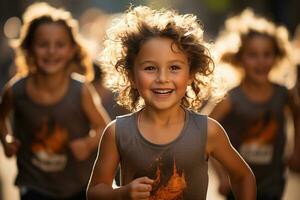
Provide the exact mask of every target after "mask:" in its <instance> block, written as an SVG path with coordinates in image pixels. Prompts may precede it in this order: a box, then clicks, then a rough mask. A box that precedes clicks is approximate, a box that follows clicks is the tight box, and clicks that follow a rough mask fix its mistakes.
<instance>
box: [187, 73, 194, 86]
mask: <svg viewBox="0 0 300 200" xmlns="http://www.w3.org/2000/svg"><path fill="white" fill-rule="evenodd" d="M194 79H195V73H191V74H190V78H189V80H188V85H191V84H192V82H193V81H194Z"/></svg>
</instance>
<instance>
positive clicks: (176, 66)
mask: <svg viewBox="0 0 300 200" xmlns="http://www.w3.org/2000/svg"><path fill="white" fill-rule="evenodd" d="M170 69H171V71H176V70H179V69H180V66H178V65H171V67H170Z"/></svg>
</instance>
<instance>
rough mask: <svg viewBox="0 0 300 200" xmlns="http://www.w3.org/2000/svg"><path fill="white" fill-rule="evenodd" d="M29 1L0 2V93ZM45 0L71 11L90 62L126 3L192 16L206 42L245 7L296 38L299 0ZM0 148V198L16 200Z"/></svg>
mask: <svg viewBox="0 0 300 200" xmlns="http://www.w3.org/2000/svg"><path fill="white" fill-rule="evenodd" d="M33 2H36V1H32V0H1V1H0V13H1V15H0V28H1V31H0V52H1V53H0V91H2V88H3V86H4V84H5V83H6V82H7V81H8V79H9V78H10V77H11V76H12V75H13V74H14V70H15V69H14V67H13V56H14V55H13V50H12V49H11V48H10V47H9V40H10V39H14V38H17V37H18V34H19V28H20V26H21V24H22V21H21V17H22V13H23V12H24V10H25V9H26V7H27V6H28V5H30V4H31V3H33ZM45 2H48V3H50V4H51V5H53V6H56V7H62V8H65V9H66V10H69V11H71V13H72V14H73V16H74V18H75V19H77V20H78V22H79V26H80V32H81V33H82V35H83V36H84V38H85V39H86V42H87V45H88V49H89V50H90V53H91V54H92V56H93V58H94V59H96V57H97V55H98V53H99V51H101V41H102V39H103V36H104V32H105V29H106V27H107V25H108V24H109V21H110V19H111V17H112V16H114V15H118V13H121V12H123V11H124V10H126V9H127V8H128V7H129V6H130V4H133V5H151V6H152V7H156V8H160V7H166V8H174V9H176V10H178V11H179V12H180V13H192V14H195V15H197V16H198V17H199V19H200V21H201V22H202V24H203V25H204V30H205V37H206V39H207V40H209V41H214V39H215V37H216V36H217V34H218V32H219V30H221V29H222V27H223V23H224V20H225V19H226V17H228V16H231V15H234V14H237V13H239V12H240V11H242V10H243V9H245V8H247V7H250V8H252V9H253V10H254V11H255V12H256V13H258V14H260V15H263V16H266V17H267V18H269V19H271V20H273V21H274V22H276V23H277V24H282V25H284V26H286V27H287V28H288V30H289V32H290V37H291V38H294V37H295V36H296V30H297V26H298V24H300V12H299V9H300V1H299V0H248V1H247V0H136V1H134V0H132V1H130V0H61V1H58V0H52V1H45ZM0 97H1V96H0ZM2 150H3V149H2V148H0V186H1V187H0V200H18V191H17V189H16V188H15V187H13V181H14V175H15V173H16V170H15V168H14V165H15V161H14V159H6V158H5V157H4V153H3V151H2ZM210 176H211V179H210V183H209V184H210V185H209V190H208V200H210V199H214V200H217V199H222V198H221V197H219V196H218V195H217V191H216V179H215V177H214V174H212V173H211V174H210ZM299 185H300V178H299V175H295V174H292V176H289V179H288V185H287V189H286V194H285V199H288V200H299V199H300V197H299V196H300V194H298V193H300V192H299V191H297V188H298V190H299Z"/></svg>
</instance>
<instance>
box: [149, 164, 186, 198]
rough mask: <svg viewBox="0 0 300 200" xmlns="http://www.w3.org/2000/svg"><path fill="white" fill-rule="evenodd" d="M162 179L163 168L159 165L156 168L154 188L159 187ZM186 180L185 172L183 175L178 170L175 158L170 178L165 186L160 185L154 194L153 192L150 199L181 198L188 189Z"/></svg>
mask: <svg viewBox="0 0 300 200" xmlns="http://www.w3.org/2000/svg"><path fill="white" fill-rule="evenodd" d="M160 181H161V170H160V169H159V167H158V168H157V170H156V179H155V181H154V183H153V188H154V189H155V188H156V187H158V185H159V183H160ZM186 187H187V185H186V181H185V176H184V173H183V172H182V174H181V175H179V173H178V172H177V167H176V163H175V160H174V164H173V174H172V176H171V177H170V179H169V180H168V182H167V184H166V185H165V186H161V187H159V188H158V189H157V190H156V191H154V194H152V195H151V196H150V198H149V200H180V199H182V198H183V196H182V195H183V192H184V190H185V189H186Z"/></svg>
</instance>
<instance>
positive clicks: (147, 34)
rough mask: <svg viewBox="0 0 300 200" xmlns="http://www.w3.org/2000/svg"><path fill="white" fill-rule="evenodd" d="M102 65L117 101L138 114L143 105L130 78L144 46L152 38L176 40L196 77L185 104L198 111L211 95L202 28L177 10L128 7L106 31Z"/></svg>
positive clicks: (210, 68)
mask: <svg viewBox="0 0 300 200" xmlns="http://www.w3.org/2000/svg"><path fill="white" fill-rule="evenodd" d="M106 37H107V38H106V40H105V41H104V50H103V51H102V54H101V56H100V62H101V64H102V66H103V70H104V72H105V75H106V76H105V80H104V81H105V83H106V86H107V87H108V88H110V89H111V90H112V91H114V92H116V93H117V102H118V104H120V105H121V106H124V107H125V108H127V109H129V110H131V111H135V110H138V109H140V108H142V107H143V106H144V101H143V99H142V98H141V97H140V95H139V93H138V91H137V90H136V89H134V88H133V87H132V86H131V82H130V75H131V74H132V72H133V67H134V64H133V63H134V60H135V58H136V56H137V54H138V53H139V51H140V49H141V47H142V45H143V44H144V43H145V42H146V41H148V40H149V39H151V38H155V37H165V38H170V39H171V40H173V42H174V44H176V45H177V46H178V47H179V48H180V50H182V51H183V52H184V53H185V54H186V55H187V57H188V61H189V65H190V73H191V74H195V75H194V80H193V82H192V84H191V85H189V86H188V88H187V91H186V94H185V96H184V97H183V98H182V102H181V103H182V105H183V106H184V107H186V108H190V109H193V110H198V109H199V107H200V106H201V104H202V103H203V101H204V100H205V99H207V98H208V97H209V96H210V95H212V91H213V87H212V82H213V70H214V63H213V60H212V58H211V56H210V52H209V50H208V44H207V43H205V42H204V40H203V29H202V26H201V25H200V23H199V22H198V20H197V18H196V17H195V16H194V15H190V14H186V15H179V14H178V13H177V12H176V11H174V10H166V9H161V10H154V9H151V8H149V7H146V6H138V7H135V8H129V9H128V11H127V12H126V13H125V14H124V15H123V16H121V17H120V18H117V19H115V20H114V21H113V23H112V25H111V28H110V29H108V31H107V36H106Z"/></svg>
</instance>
